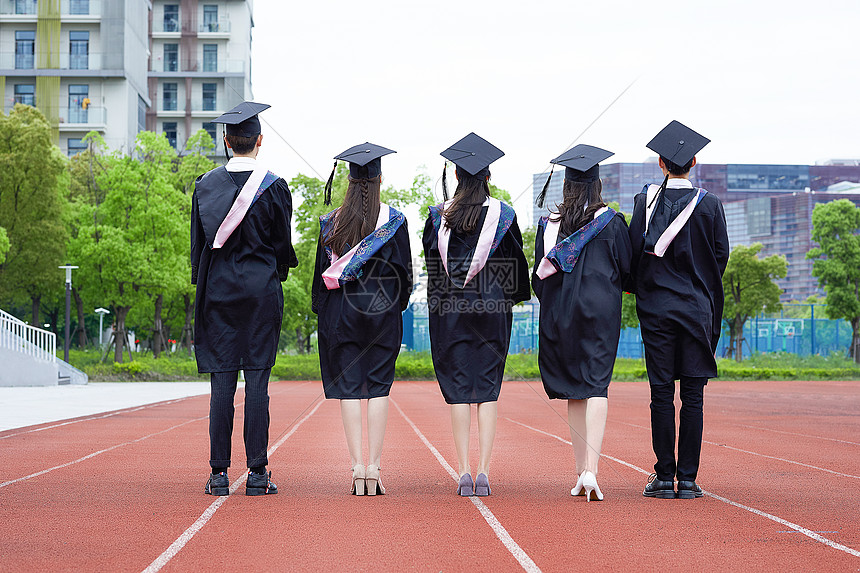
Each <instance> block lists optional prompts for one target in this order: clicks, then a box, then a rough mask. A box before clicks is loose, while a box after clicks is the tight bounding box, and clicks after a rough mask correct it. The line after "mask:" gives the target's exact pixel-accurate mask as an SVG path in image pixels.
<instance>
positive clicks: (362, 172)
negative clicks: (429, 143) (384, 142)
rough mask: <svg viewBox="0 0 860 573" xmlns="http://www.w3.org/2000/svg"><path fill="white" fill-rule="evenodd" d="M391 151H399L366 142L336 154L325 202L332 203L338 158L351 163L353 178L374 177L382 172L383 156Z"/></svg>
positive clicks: (326, 188)
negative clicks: (332, 187)
mask: <svg viewBox="0 0 860 573" xmlns="http://www.w3.org/2000/svg"><path fill="white" fill-rule="evenodd" d="M389 153H397V152H396V151H394V150H393V149H388V148H387V147H382V146H381V145H374V144H373V143H370V142H365V143H362V144H361V145H354V146H352V147H350V148H349V149H347V150H346V151H344V152H342V153H339V154H338V155H336V156H335V158H334V167H332V170H331V175H329V178H328V181H326V184H325V204H326V205H331V186H332V182H333V181H334V173H335V171H336V170H337V162H338V160H341V161H346V162H348V163H349V176H350V177H352V178H353V179H372V178H374V177H378V176H379V175H381V174H382V157H383V156H385V155H388V154H389Z"/></svg>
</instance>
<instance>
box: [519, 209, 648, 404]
mask: <svg viewBox="0 0 860 573" xmlns="http://www.w3.org/2000/svg"><path fill="white" fill-rule="evenodd" d="M564 238H565V237H562V236H561V235H559V236H558V237H557V241H556V242H557V243H558V242H560V241H562V240H563V239H564ZM543 257H544V233H543V232H541V231H539V232H538V234H537V237H536V238H535V272H536V271H537V267H538V265H539V264H540V261H541V259H543ZM630 257H631V247H630V237H629V233H628V229H627V223H626V221H625V220H624V216H623V215H622V214H621V213H618V214H616V215H615V216H614V217H612V220H611V221H609V223H608V224H607V225H606V227H604V228H603V230H602V231H600V233H598V234H597V236H596V237H594V238H593V239H591V241H589V242H588V243H587V244H586V245H585V247H584V248H583V249H582V252H581V253H580V255H579V259H578V260H577V262H576V266H574V267H573V270H572V271H571V272H569V273H566V272H563V271H558V272H556V273H555V274H553V275H550V276H548V277H547V278H546V279H540V278H539V277H538V276H537V274H533V275H532V286H533V287H534V291H535V294H536V295H537V297H538V299H539V300H540V303H541V305H540V331H539V332H540V347H539V350H538V366H539V367H540V373H541V379H542V380H543V386H544V389H545V390H546V393H547V395H548V396H549V397H550V398H561V399H568V400H583V399H585V398H593V397H603V398H605V397H607V394H608V388H609V381H610V379H611V378H612V368H613V366H614V365H615V356H616V354H617V352H618V339H619V337H620V336H621V288H622V285H623V284H624V283H626V282H627V280H628V279H629V274H630Z"/></svg>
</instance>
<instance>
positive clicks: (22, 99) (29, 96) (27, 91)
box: [15, 84, 36, 107]
mask: <svg viewBox="0 0 860 573" xmlns="http://www.w3.org/2000/svg"><path fill="white" fill-rule="evenodd" d="M15 103H23V104H25V105H31V106H33V107H36V86H35V85H34V84H15Z"/></svg>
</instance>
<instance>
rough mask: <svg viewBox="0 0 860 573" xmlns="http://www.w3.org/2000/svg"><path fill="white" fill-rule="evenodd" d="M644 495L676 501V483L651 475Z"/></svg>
mask: <svg viewBox="0 0 860 573" xmlns="http://www.w3.org/2000/svg"><path fill="white" fill-rule="evenodd" d="M642 495H644V496H645V497H657V498H660V499H675V482H674V481H673V480H662V479H657V474H651V475H650V476H649V477H648V483H647V484H646V485H645V490H644V491H643V492H642Z"/></svg>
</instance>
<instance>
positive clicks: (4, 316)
mask: <svg viewBox="0 0 860 573" xmlns="http://www.w3.org/2000/svg"><path fill="white" fill-rule="evenodd" d="M0 348H4V349H8V350H12V351H15V352H20V353H22V354H25V355H27V356H32V357H33V358H35V359H36V360H42V361H44V362H56V361H57V335H56V334H54V333H53V332H49V331H47V330H42V329H41V328H36V327H35V326H30V325H29V324H25V323H23V322H22V321H20V320H18V319H17V318H15V317H14V316H12V315H11V314H9V313H6V312H3V311H2V310H0Z"/></svg>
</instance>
